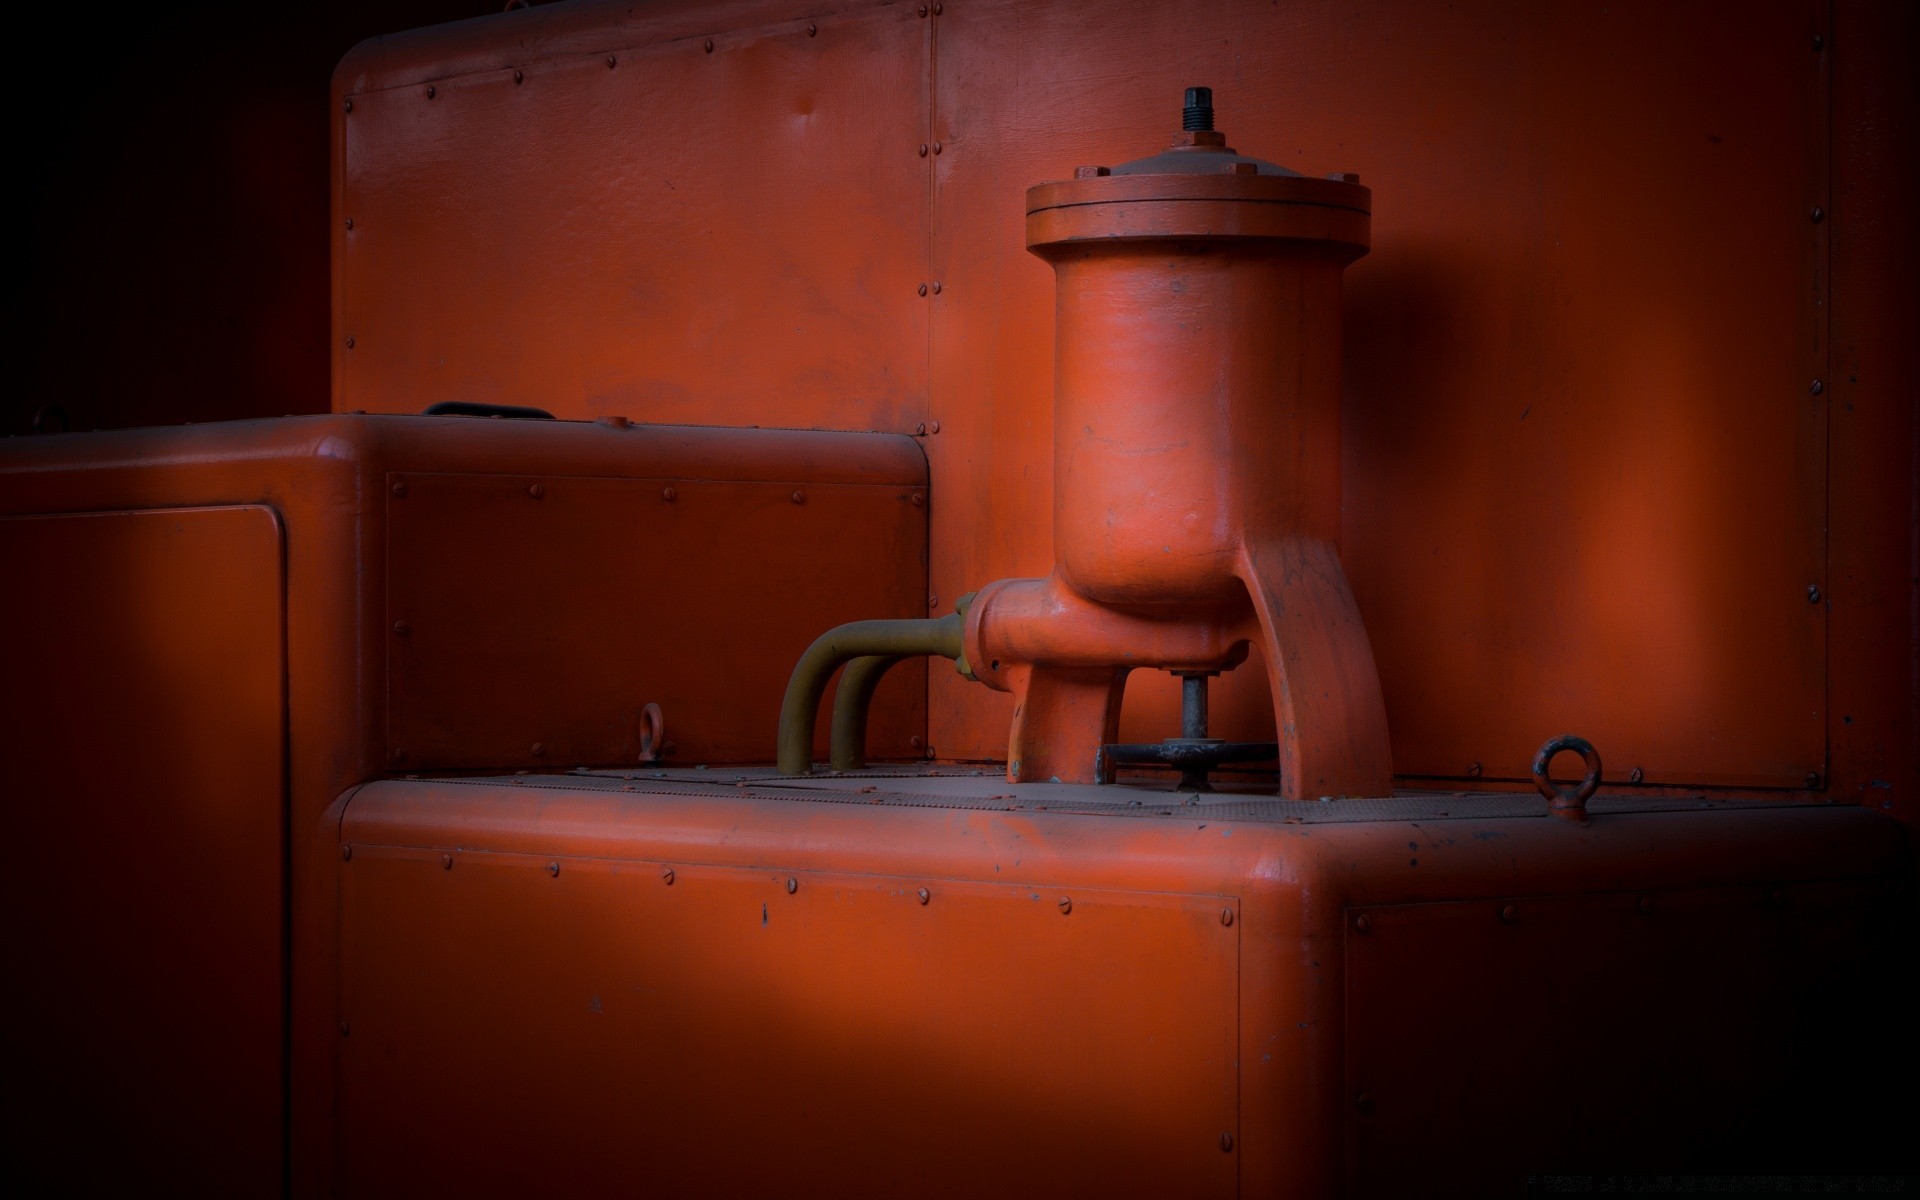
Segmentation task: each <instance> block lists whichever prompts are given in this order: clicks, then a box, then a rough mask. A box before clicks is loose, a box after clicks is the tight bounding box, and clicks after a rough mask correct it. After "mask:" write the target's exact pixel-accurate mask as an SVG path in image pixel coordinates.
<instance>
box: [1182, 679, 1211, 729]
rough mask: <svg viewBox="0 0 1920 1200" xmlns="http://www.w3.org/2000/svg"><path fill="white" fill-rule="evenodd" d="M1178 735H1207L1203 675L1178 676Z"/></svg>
mask: <svg viewBox="0 0 1920 1200" xmlns="http://www.w3.org/2000/svg"><path fill="white" fill-rule="evenodd" d="M1180 736H1181V737H1183V738H1203V737H1206V736H1207V677H1206V676H1205V675H1182V676H1181V677H1180Z"/></svg>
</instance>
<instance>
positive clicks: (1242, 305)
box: [968, 88, 1389, 795]
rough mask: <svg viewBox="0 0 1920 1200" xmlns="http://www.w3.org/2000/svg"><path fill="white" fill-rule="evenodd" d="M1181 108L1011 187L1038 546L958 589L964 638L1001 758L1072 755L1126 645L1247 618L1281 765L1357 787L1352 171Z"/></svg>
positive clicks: (1163, 645)
mask: <svg viewBox="0 0 1920 1200" xmlns="http://www.w3.org/2000/svg"><path fill="white" fill-rule="evenodd" d="M1184 117H1185V120H1184V122H1183V123H1184V124H1185V126H1186V128H1185V129H1184V130H1183V131H1182V132H1181V134H1180V135H1179V136H1178V138H1177V139H1176V140H1175V143H1174V145H1173V147H1172V148H1171V149H1169V150H1167V151H1165V152H1163V153H1161V154H1158V155H1155V156H1153V157H1151V158H1145V159H1141V160H1139V161H1137V162H1132V163H1127V164H1124V165H1122V166H1118V167H1113V168H1107V167H1082V168H1080V169H1079V170H1078V171H1077V172H1076V173H1075V178H1073V179H1071V180H1066V181H1062V182H1058V183H1047V184H1041V185H1039V186H1038V187H1035V188H1033V189H1031V190H1030V191H1029V192H1028V193H1027V244H1028V247H1029V248H1030V249H1031V250H1033V252H1034V253H1035V254H1038V255H1039V256H1040V257H1042V258H1044V259H1046V260H1047V261H1048V262H1049V263H1051V264H1053V267H1054V270H1055V275H1056V283H1057V293H1056V294H1057V307H1056V312H1055V321H1056V338H1057V360H1056V362H1057V367H1056V369H1057V378H1056V381H1055V388H1056V391H1055V398H1054V556H1055V566H1054V572H1053V575H1052V576H1051V577H1050V578H1049V579H1046V580H1010V581H1002V582H1001V583H997V584H993V585H990V586H989V587H987V588H984V589H982V591H981V593H980V595H979V597H978V599H977V600H975V602H974V604H973V607H972V610H971V612H970V615H969V621H968V624H969V635H970V636H969V644H968V658H969V660H970V663H971V665H972V667H973V669H974V671H975V672H976V673H977V674H978V676H979V677H980V678H981V679H982V680H984V681H985V682H987V683H988V684H989V685H991V686H995V687H1002V688H1005V689H1007V690H1010V691H1014V692H1016V693H1017V694H1019V695H1020V696H1021V704H1020V706H1019V708H1018V710H1017V714H1018V715H1017V716H1016V718H1015V729H1014V736H1013V745H1012V747H1011V748H1010V753H1009V772H1010V774H1012V775H1013V776H1014V777H1015V778H1040V779H1046V778H1061V779H1073V778H1089V777H1091V773H1092V771H1093V765H1092V764H1093V759H1094V754H1095V752H1096V751H1097V749H1098V744H1099V743H1100V742H1101V741H1102V740H1107V741H1110V740H1112V730H1113V726H1114V722H1115V720H1116V719H1117V713H1118V707H1119V693H1120V688H1121V686H1122V681H1123V680H1124V675H1125V672H1126V671H1128V670H1132V669H1137V668H1140V667H1160V668H1165V669H1179V670H1186V671H1194V670H1208V669H1221V668H1227V667H1231V666H1233V665H1235V664H1236V663H1237V662H1239V661H1240V660H1241V659H1243V658H1244V657H1245V656H1246V646H1247V644H1248V643H1249V642H1260V643H1263V644H1264V645H1265V648H1266V650H1267V658H1268V661H1269V670H1270V674H1271V675H1272V682H1273V689H1274V699H1275V710H1276V713H1278V714H1279V716H1280V731H1279V734H1280V759H1281V767H1282V786H1283V791H1285V792H1287V793H1288V794H1294V793H1295V792H1297V791H1307V790H1311V791H1316V793H1327V794H1349V795H1351V794H1380V793H1382V792H1384V791H1385V790H1386V789H1387V787H1388V784H1389V780H1388V759H1387V746H1386V719H1385V713H1384V708H1383V706H1382V705H1381V703H1380V698H1379V684H1378V681H1377V679H1376V677H1375V674H1374V668H1373V659H1372V653H1371V650H1370V648H1369V647H1368V645H1367V642H1366V634H1365V631H1364V629H1363V628H1362V627H1361V625H1360V621H1359V617H1358V614H1357V612H1356V611H1355V610H1354V607H1353V601H1352V596H1351V595H1350V593H1349V592H1348V590H1347V586H1346V581H1345V578H1344V575H1343V574H1342V573H1341V571H1340V566H1339V560H1338V557H1337V555H1336V553H1335V550H1334V545H1335V542H1336V540H1337V538H1338V533H1339V503H1340V479H1339V459H1340V450H1339V430H1340V284H1341V274H1342V272H1343V270H1344V269H1345V267H1346V265H1347V264H1348V263H1350V262H1352V261H1353V260H1354V259H1356V258H1358V257H1360V256H1361V255H1362V254H1365V253H1366V251H1367V242H1368V222H1369V216H1368V211H1369V205H1370V197H1369V193H1368V192H1367V189H1365V188H1363V187H1361V186H1360V185H1359V183H1358V180H1357V177H1354V176H1348V175H1339V176H1332V177H1329V178H1325V179H1310V178H1307V177H1305V176H1302V175H1299V174H1297V173H1295V172H1293V171H1289V170H1287V169H1286V168H1284V167H1279V166H1275V165H1274V164H1272V163H1267V162H1261V161H1259V160H1257V159H1252V158H1247V157H1245V156H1243V155H1240V154H1238V153H1236V152H1235V151H1233V150H1232V149H1230V148H1228V147H1227V145H1226V139H1225V137H1224V136H1223V135H1222V134H1220V133H1217V132H1215V131H1214V130H1213V129H1212V108H1211V96H1210V94H1209V93H1208V92H1207V90H1206V89H1203V88H1196V89H1192V90H1191V91H1190V92H1189V94H1188V99H1187V109H1186V112H1185V114H1184ZM1036 689H1038V693H1037V694H1036ZM1103 697H1104V699H1103ZM1303 721H1304V722H1306V723H1308V724H1311V725H1312V726H1313V727H1312V728H1302V727H1301V726H1302V723H1303ZM1042 727H1044V728H1045V733H1044V734H1043V735H1042V734H1041V733H1040V732H1039V731H1040V729H1041V728H1042ZM1082 760H1084V764H1083V763H1082ZM1290 760H1291V761H1290ZM1290 765H1291V767H1292V779H1291V782H1289V766H1290Z"/></svg>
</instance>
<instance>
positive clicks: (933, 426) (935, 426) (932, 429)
mask: <svg viewBox="0 0 1920 1200" xmlns="http://www.w3.org/2000/svg"><path fill="white" fill-rule="evenodd" d="M933 290H934V291H936V292H937V291H939V290H940V285H939V284H937V283H936V284H934V285H933ZM927 432H928V433H939V432H940V422H938V421H933V422H930V423H928V425H927Z"/></svg>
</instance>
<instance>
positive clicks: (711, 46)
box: [707, 38, 713, 54]
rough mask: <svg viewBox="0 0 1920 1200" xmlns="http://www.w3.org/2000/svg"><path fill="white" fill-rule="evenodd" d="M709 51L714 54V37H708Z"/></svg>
mask: <svg viewBox="0 0 1920 1200" xmlns="http://www.w3.org/2000/svg"><path fill="white" fill-rule="evenodd" d="M707 53H708V54H712V53H713V39H712V38H708V39H707Z"/></svg>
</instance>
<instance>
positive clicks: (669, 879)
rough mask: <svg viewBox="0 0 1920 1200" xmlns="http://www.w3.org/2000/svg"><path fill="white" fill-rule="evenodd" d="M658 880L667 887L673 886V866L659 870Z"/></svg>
mask: <svg viewBox="0 0 1920 1200" xmlns="http://www.w3.org/2000/svg"><path fill="white" fill-rule="evenodd" d="M660 882H661V883H664V884H666V885H667V886H668V887H672V886H673V868H672V867H666V868H664V869H663V870H662V871H661V872H660Z"/></svg>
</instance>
